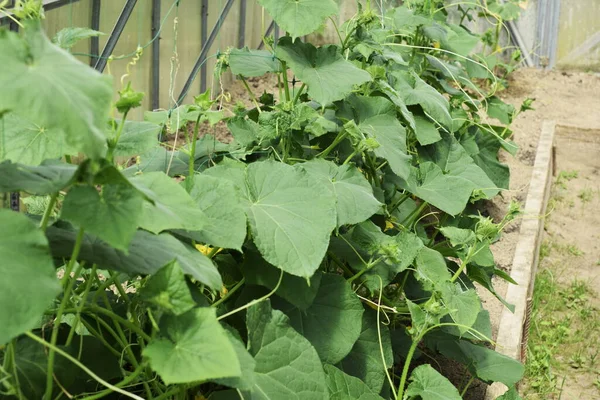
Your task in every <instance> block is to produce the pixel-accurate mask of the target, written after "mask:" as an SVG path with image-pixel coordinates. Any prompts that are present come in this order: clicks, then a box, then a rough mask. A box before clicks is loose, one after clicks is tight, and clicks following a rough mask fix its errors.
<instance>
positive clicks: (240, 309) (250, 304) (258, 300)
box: [156, 270, 283, 400]
mask: <svg viewBox="0 0 600 400" xmlns="http://www.w3.org/2000/svg"><path fill="white" fill-rule="evenodd" d="M282 280H283V270H281V274H280V275H279V281H277V285H275V287H274V288H273V290H271V291H270V292H269V293H267V294H266V295H264V296H263V297H261V298H258V299H255V300H252V301H251V302H249V303H246V304H244V305H243V306H241V307H238V308H236V309H235V310H232V311H229V312H228V313H225V314H223V315H221V316H219V317H217V321H220V320H222V319H225V318H227V317H229V316H231V315H233V314H235V313H238V312H240V311H243V310H245V309H246V308H250V307H252V306H253V305H255V304H258V303H260V302H261V301H264V300H266V299H268V298H269V297H271V296H272V295H274V294H275V292H277V289H279V285H281V281H282ZM156 400H158V399H156Z"/></svg>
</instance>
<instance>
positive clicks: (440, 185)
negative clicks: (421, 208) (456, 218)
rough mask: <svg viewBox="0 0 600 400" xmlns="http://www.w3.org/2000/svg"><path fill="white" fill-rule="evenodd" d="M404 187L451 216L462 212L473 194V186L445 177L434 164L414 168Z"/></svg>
mask: <svg viewBox="0 0 600 400" xmlns="http://www.w3.org/2000/svg"><path fill="white" fill-rule="evenodd" d="M403 187H404V188H405V189H407V190H408V191H410V192H411V193H413V194H414V195H415V196H417V197H419V198H421V199H423V200H425V201H426V202H428V203H429V204H431V205H433V206H434V207H437V208H439V209H440V210H442V211H444V212H446V213H448V214H450V215H457V214H459V213H460V212H462V211H463V210H464V209H465V207H466V205H467V202H468V201H469V199H470V198H471V194H472V193H473V186H472V184H470V183H469V182H467V181H465V180H464V179H462V178H459V177H456V176H452V175H444V173H443V172H442V169H441V168H440V167H439V166H437V165H436V164H435V163H432V162H428V161H426V162H423V163H421V164H420V165H419V168H418V169H417V168H413V169H412V170H411V174H410V176H409V178H408V180H407V181H406V182H405V183H404V185H403Z"/></svg>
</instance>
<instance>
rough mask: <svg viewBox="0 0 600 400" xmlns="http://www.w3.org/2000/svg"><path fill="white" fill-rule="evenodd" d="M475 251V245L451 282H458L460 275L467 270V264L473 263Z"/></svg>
mask: <svg viewBox="0 0 600 400" xmlns="http://www.w3.org/2000/svg"><path fill="white" fill-rule="evenodd" d="M474 251H475V245H473V246H471V247H470V248H469V252H468V253H467V256H466V257H465V259H464V260H462V262H461V263H460V267H459V268H458V269H457V270H456V272H455V273H454V275H452V278H451V279H450V282H454V281H456V280H457V279H458V277H459V276H460V274H462V272H463V271H464V270H465V268H467V264H468V263H469V261H471V257H473V253H474Z"/></svg>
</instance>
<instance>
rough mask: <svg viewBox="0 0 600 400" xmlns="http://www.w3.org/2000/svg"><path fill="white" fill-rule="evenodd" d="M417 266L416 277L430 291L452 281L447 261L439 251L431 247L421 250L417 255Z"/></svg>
mask: <svg viewBox="0 0 600 400" xmlns="http://www.w3.org/2000/svg"><path fill="white" fill-rule="evenodd" d="M416 266H417V272H416V274H415V277H416V278H417V279H418V280H419V281H421V282H423V284H424V285H425V287H426V288H429V289H430V290H431V289H433V288H437V287H439V286H440V285H441V284H442V283H444V282H448V281H450V278H451V275H450V271H449V270H448V268H447V267H446V260H444V257H443V256H442V255H441V254H440V253H439V252H438V251H435V250H433V249H430V248H429V247H423V248H422V249H421V251H420V252H419V254H418V255H417V262H416Z"/></svg>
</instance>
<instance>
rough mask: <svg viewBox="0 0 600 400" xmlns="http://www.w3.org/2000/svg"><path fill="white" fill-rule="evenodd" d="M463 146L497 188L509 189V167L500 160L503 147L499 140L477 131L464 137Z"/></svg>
mask: <svg viewBox="0 0 600 400" xmlns="http://www.w3.org/2000/svg"><path fill="white" fill-rule="evenodd" d="M461 144H462V145H463V147H464V148H465V150H466V151H467V153H468V154H469V156H471V158H472V159H473V161H474V162H475V164H477V165H478V166H479V167H480V168H481V169H482V170H483V171H484V172H485V173H486V174H487V176H488V177H489V178H490V179H491V181H492V182H494V184H495V185H496V187H498V188H502V189H508V181H509V178H510V171H509V169H508V165H506V164H502V163H501V162H500V161H499V160H498V150H500V147H501V146H502V145H501V143H500V141H499V140H498V138H496V137H495V136H494V135H492V134H490V133H483V132H482V131H477V133H476V134H475V135H470V134H468V135H464V136H463V137H462V138H461Z"/></svg>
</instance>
